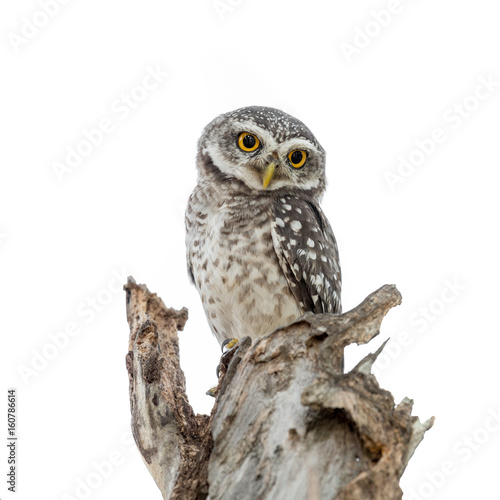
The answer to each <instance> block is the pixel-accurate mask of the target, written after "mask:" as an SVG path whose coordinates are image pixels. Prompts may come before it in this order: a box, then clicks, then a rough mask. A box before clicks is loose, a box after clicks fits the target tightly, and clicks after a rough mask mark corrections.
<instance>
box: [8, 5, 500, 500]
mask: <svg viewBox="0 0 500 500" xmlns="http://www.w3.org/2000/svg"><path fill="white" fill-rule="evenodd" d="M41 3H42V2H37V1H33V0H17V1H16V2H4V3H3V4H2V7H1V11H2V12H1V13H0V28H1V34H2V44H1V46H0V53H1V71H2V78H1V80H0V85H1V92H0V110H1V111H0V113H1V127H2V129H1V149H0V162H1V163H0V164H1V179H0V273H1V274H0V280H1V288H0V308H1V309H0V310H1V323H0V324H1V331H2V335H3V340H2V349H1V358H0V365H1V367H2V387H3V389H2V390H3V391H4V394H3V395H2V396H0V400H1V401H2V404H1V406H0V407H1V408H3V410H2V411H1V412H0V414H2V415H4V417H2V418H1V419H0V420H2V421H1V424H0V427H1V428H3V429H6V420H7V419H6V417H5V415H6V389H7V388H8V387H16V388H17V391H18V410H19V418H18V435H19V442H18V458H19V468H18V493H17V495H16V496H14V495H13V494H12V493H7V492H6V487H7V485H6V482H5V474H6V471H7V448H6V447H5V446H2V447H1V449H3V450H4V451H3V452H2V453H1V454H0V464H1V467H0V471H1V472H2V473H1V475H0V476H1V477H2V478H4V479H2V483H1V485H0V493H1V494H2V499H4V498H7V499H8V498H18V499H23V500H28V499H32V498H37V499H42V500H45V499H47V500H48V499H61V500H62V499H69V498H83V497H84V494H85V488H84V487H82V486H81V485H82V484H83V483H86V482H87V483H90V484H91V487H90V489H89V490H88V491H87V497H88V498H92V499H107V498H123V499H128V498H130V499H132V498H148V499H154V498H157V499H160V494H159V491H158V490H157V488H156V485H155V484H154V482H153V480H152V479H151V477H150V476H149V473H148V472H147V469H146V468H145V466H144V465H143V463H142V460H141V458H140V456H139V453H138V452H137V450H136V449H135V446H134V444H133V443H132V444H131V442H130V435H129V434H128V429H129V420H130V417H129V399H128V379H127V373H126V369H125V354H126V351H127V342H128V326H127V323H126V318H125V303H124V292H122V291H121V290H120V288H121V284H122V283H123V282H124V280H125V277H126V276H127V275H133V276H134V277H135V279H136V280H137V281H138V282H140V283H146V284H147V285H148V287H149V288H150V290H152V291H154V292H157V293H158V294H159V295H160V296H161V297H162V298H163V300H164V301H165V303H166V304H167V305H168V306H171V307H176V308H181V307H182V306H186V307H188V308H189V314H190V319H189V321H188V323H187V325H186V328H185V331H184V332H182V334H181V340H180V342H181V355H182V365H183V368H184V370H185V373H186V377H187V384H188V393H189V397H190V401H191V403H192V405H193V406H194V408H195V410H196V411H197V412H200V413H208V412H209V411H210V407H211V404H212V400H211V399H210V398H209V397H207V396H205V395H204V393H205V391H206V390H207V389H208V388H209V387H210V386H211V385H213V384H214V383H215V382H216V378H215V373H214V371H215V366H216V364H217V362H218V357H219V348H218V345H217V343H216V341H215V339H214V338H213V337H212V336H211V334H210V332H209V328H208V326H207V324H206V321H205V317H204V313H203V310H202V308H201V303H200V300H199V298H198V295H197V292H196V290H195V289H194V287H192V286H191V285H190V284H189V283H188V279H187V275H186V272H185V258H184V227H183V211H184V207H185V204H186V200H187V198H188V196H189V193H190V192H191V190H192V189H193V187H194V185H195V181H196V172H195V167H194V159H195V154H196V141H197V139H198V137H199V135H200V133H201V131H202V129H203V127H204V126H205V125H206V124H207V123H208V122H209V121H210V120H211V119H212V118H214V117H215V116H216V115H218V114H219V113H222V112H225V111H229V110H232V109H235V108H238V107H241V106H246V105H268V106H274V107H278V108H281V109H284V110H285V111H287V112H289V113H291V114H293V115H294V116H296V117H298V118H299V119H301V120H303V121H304V122H305V123H306V124H307V125H308V126H309V127H310V128H311V129H312V131H313V132H314V133H315V135H316V136H317V138H318V139H319V141H320V142H321V143H322V145H323V146H324V148H325V149H326V151H327V175H328V178H329V189H328V191H327V194H326V196H325V198H324V201H323V208H324V210H325V212H326V213H327V215H328V217H329V219H330V221H331V224H332V226H333V228H334V231H335V233H336V236H337V239H338V243H339V247H340V252H341V262H342V269H343V278H344V280H343V282H344V285H343V303H344V310H348V309H350V308H352V307H354V306H355V305H357V304H358V303H359V302H360V301H361V300H362V299H364V298H365V296H366V295H368V294H369V293H371V292H372V291H374V290H375V289H377V288H378V287H379V286H381V285H383V284H384V283H395V284H397V286H398V288H399V289H400V291H401V292H402V294H403V304H402V305H401V306H400V307H398V308H396V309H394V310H392V311H391V312H390V313H389V315H388V316H387V317H386V319H385V321H384V324H383V328H382V332H381V335H380V337H378V338H377V339H375V340H374V341H373V342H372V343H371V344H370V345H369V346H365V347H359V348H358V347H353V348H350V349H349V351H348V365H349V366H352V365H353V363H354V362H355V361H356V359H359V358H360V356H362V355H363V354H364V353H366V352H369V351H373V350H375V349H376V347H378V345H380V343H381V342H382V341H383V340H384V339H386V338H388V337H391V339H392V340H391V343H390V344H389V345H388V346H387V352H386V353H385V354H384V355H382V358H381V359H380V363H379V364H378V366H377V369H376V371H377V375H378V378H379V380H380V383H381V385H382V386H383V387H384V388H386V389H388V390H390V391H391V392H392V393H393V394H394V396H395V400H396V402H399V401H400V400H401V399H402V398H403V397H404V396H408V397H410V398H413V399H414V400H415V406H414V414H416V415H419V416H420V417H421V418H422V419H426V418H428V417H430V416H432V415H435V416H436V417H437V419H436V424H435V426H434V428H433V429H432V430H431V431H429V432H428V434H427V435H426V437H425V439H424V441H423V442H422V444H421V445H420V447H419V448H418V450H417V452H416V454H415V456H414V457H413V459H412V460H411V462H410V465H409V467H408V469H407V471H406V472H405V474H404V476H403V478H402V481H401V484H402V487H403V489H404V490H405V491H406V494H405V498H408V499H411V498H415V499H418V498H436V499H462V498H463V499H465V498H472V497H473V496H474V498H493V497H495V495H497V493H496V492H497V491H498V488H497V475H498V453H497V450H498V444H499V438H500V432H498V431H499V430H500V423H499V421H500V415H499V412H500V395H499V394H498V385H499V380H498V373H499V370H498V368H497V363H498V361H497V359H498V355H497V352H496V348H497V347H498V344H499V343H498V341H497V338H498V335H499V331H498V323H497V318H496V314H495V308H496V306H497V300H498V293H497V291H498V289H497V283H498V279H499V270H498V254H499V252H500V248H499V243H498V209H499V207H498V201H497V198H498V180H499V179H498V175H497V171H498V168H499V159H500V151H499V147H498V138H499V132H500V130H499V129H500V126H499V111H500V99H499V96H498V94H500V86H499V83H498V82H500V59H499V47H500V31H499V29H498V18H499V14H500V13H499V11H498V6H496V4H495V2H493V1H491V0H474V1H472V0H469V1H465V0H462V1H457V0H441V1H439V2H435V1H431V0H414V1H410V0H401V1H400V2H399V5H398V2H397V0H393V1H392V2H389V1H378V0H377V1H375V0H373V1H366V0H363V1H358V2H351V1H347V0H341V1H338V2H335V3H334V4H333V3H332V5H330V3H328V2H326V1H325V2H319V1H310V2H307V4H306V2H299V1H292V0H287V1H284V0H280V1H274V2H273V1H268V0H243V1H237V0H222V1H220V2H219V10H218V9H217V8H216V5H214V3H213V2H212V1H211V0H206V1H201V0H193V1H190V2H181V1H180V0H178V1H175V2H166V1H159V0H144V1H141V2H139V1H135V2H132V1H123V0H108V1H102V0H101V1H98V0H86V1H85V2H84V1H77V0H73V1H66V4H65V5H62V4H59V3H57V4H56V5H57V6H58V12H55V8H54V7H53V10H54V12H53V13H52V14H51V16H52V17H51V18H50V19H49V18H47V16H46V15H45V20H44V14H43V10H42V9H41V6H40V5H41ZM48 3H50V2H48ZM224 5H225V6H226V8H225V9H224ZM306 5H307V6H306ZM388 8H391V9H392V10H393V13H392V14H391V15H390V17H387V14H384V13H382V14H381V15H378V16H377V13H379V12H380V11H382V10H387V9H388ZM40 12H42V14H40ZM374 13H375V14H374ZM375 17H378V19H379V20H378V21H376V20H375ZM25 18H26V19H25ZM31 21H33V22H35V21H36V23H38V25H40V27H36V25H35V27H34V28H33V27H31V28H30V27H29V26H28V24H29V23H30V22H31ZM45 21H47V22H45ZM43 24H45V25H44V26H41V25H43ZM381 24H385V26H381ZM366 30H367V31H368V32H369V35H368V37H367V36H366V35H363V32H365V31H366ZM24 35H29V37H30V38H28V36H24ZM23 37H24V38H23ZM348 44H350V46H351V48H350V49H349V45H348ZM363 45H364V46H363ZM362 46H363V47H362ZM349 54H350V55H349ZM148 67H149V68H150V71H151V70H154V69H155V68H156V70H157V71H159V74H163V73H167V72H168V76H160V77H158V80H161V82H159V83H158V84H157V86H156V88H155V89H152V88H151V87H152V82H153V80H151V79H149V80H147V82H148V87H150V89H149V90H144V89H140V88H138V86H140V85H141V84H142V82H143V80H144V78H145V76H146V75H147V74H148V69H147V68H148ZM481 79H483V80H490V81H491V82H493V84H489V85H490V86H491V89H490V91H489V93H488V92H487V91H486V90H485V87H484V86H481V83H480V82H481ZM495 82H497V83H496V86H495ZM476 92H478V95H480V96H481V99H482V100H479V99H477V98H476V97H474V95H475V93H476ZM124 95H125V97H123V96H124ZM126 95H132V96H136V98H137V100H139V101H140V102H137V101H133V102H132V105H133V109H132V108H131V106H130V105H125V107H124V105H123V104H120V101H121V100H122V99H125V98H126ZM464 101H465V102H464ZM464 105H465V108H464V109H465V111H464V112H462V113H463V117H462V118H457V117H458V116H459V114H458V113H459V112H460V111H459V109H460V107H462V106H464ZM454 106H458V107H454ZM103 119H107V120H108V122H107V123H108V126H109V124H110V123H111V124H112V125H111V126H110V128H112V129H113V130H112V131H110V132H109V133H106V134H104V135H103V139H102V141H101V143H100V144H98V145H96V146H92V147H91V148H90V151H89V150H88V149H87V151H86V152H87V153H88V154H87V156H86V157H85V158H84V159H83V160H82V161H81V162H80V164H79V165H77V166H75V167H74V168H72V169H70V170H69V171H67V172H64V173H63V174H61V173H59V176H58V175H57V174H56V172H55V170H54V164H55V163H57V162H59V163H61V164H62V163H64V162H65V161H66V155H67V152H68V147H70V148H77V147H78V146H79V145H80V147H81V148H83V150H85V144H84V145H83V146H82V141H83V140H84V139H85V136H84V131H91V130H92V129H95V128H96V127H98V126H99V124H100V122H101V120H103ZM436 128H437V129H441V130H442V132H439V131H438V132H436V134H437V136H439V137H441V143H440V144H434V145H432V144H430V143H429V138H432V136H433V131H434V130H435V129H436ZM439 134H441V135H439ZM443 134H444V135H443ZM443 137H445V139H443ZM417 140H420V141H424V143H426V144H428V151H430V154H428V156H425V157H422V154H420V153H418V152H414V150H415V151H416V150H417V146H416V142H415V141H417ZM429 144H430V145H429ZM410 155H413V156H412V158H413V159H414V160H415V161H416V163H420V164H419V165H418V166H416V167H415V168H414V169H413V171H411V170H410V169H408V168H407V169H406V170H404V171H401V172H403V173H404V175H405V177H400V180H401V181H402V182H400V183H398V184H397V185H396V186H393V188H394V189H391V186H390V184H389V182H388V180H387V172H392V173H394V175H399V174H398V165H399V164H400V163H401V159H400V156H402V157H405V158H407V159H408V158H409V157H410ZM115 275H117V276H118V278H114V276H115ZM120 276H121V277H120ZM92 300H95V301H96V302H95V304H96V308H98V309H99V311H94V313H91V312H89V310H90V309H91V307H90V305H89V304H90V301H92ZM425 311H427V312H425ZM68 324H69V326H68ZM72 324H73V326H76V327H77V328H78V330H77V331H78V335H75V336H73V337H71V338H69V337H67V334H63V333H61V332H64V330H65V328H68V329H71V327H72V326H71V325H72ZM57 334H59V336H58V337H57ZM50 335H52V337H51V336H50ZM53 338H60V339H62V338H67V341H66V345H65V346H64V347H62V348H60V349H59V350H57V348H56V350H55V351H54V341H53ZM60 342H62V340H61V341H60ZM48 357H51V358H52V359H48ZM32 363H35V365H34V366H35V367H36V369H35V368H33V366H32ZM27 368H29V369H32V370H33V372H28V373H29V376H28V375H26V372H25V375H24V376H23V375H22V374H21V371H22V370H23V369H27ZM495 415H496V420H495V418H494V416H495ZM4 432H5V430H4ZM468 439H469V441H468ZM110 460H113V462H114V465H113V470H112V471H109V470H108V469H106V470H103V469H101V473H98V472H96V464H102V462H104V461H108V462H109V461H110ZM97 467H99V466H98V465H97ZM443 468H444V470H445V473H446V474H445V473H443V472H439V471H442V470H443ZM99 474H100V475H99ZM103 476H108V477H103ZM78 485H80V487H78ZM411 491H414V492H415V493H414V494H411V493H410V492H411Z"/></svg>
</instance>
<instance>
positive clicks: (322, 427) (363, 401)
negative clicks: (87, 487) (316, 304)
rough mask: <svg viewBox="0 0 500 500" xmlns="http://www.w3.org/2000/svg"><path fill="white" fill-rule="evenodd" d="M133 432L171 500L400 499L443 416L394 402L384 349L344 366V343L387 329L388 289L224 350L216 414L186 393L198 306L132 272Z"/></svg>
mask: <svg viewBox="0 0 500 500" xmlns="http://www.w3.org/2000/svg"><path fill="white" fill-rule="evenodd" d="M125 290H126V292H127V319H128V322H129V325H130V343H129V352H128V354H127V368H128V373H129V381H130V404H131V412H132V430H133V434H134V438H135V441H136V443H137V446H138V448H139V451H140V453H141V455H142V457H143V458H144V461H145V462H146V465H147V467H148V469H149V471H150V472H151V474H152V476H153V478H154V479H155V481H156V484H157V485H158V487H159V488H160V490H161V492H162V495H163V498H165V499H171V500H174V499H182V500H190V499H196V500H201V499H204V498H207V497H208V495H209V496H210V500H225V499H228V500H229V499H236V498H237V499H241V500H245V499H248V500H254V499H262V500H265V499H268V500H271V499H272V500H280V499H283V500H285V499H286V500H289V499H295V498H296V499H308V500H320V499H332V500H333V499H336V500H354V499H356V500H367V499H373V500H378V499H380V500H392V499H400V498H401V496H402V492H401V489H400V487H399V479H400V477H401V475H402V474H403V472H404V470H405V467H406V465H407V463H408V460H409V459H410V458H411V456H412V454H413V452H414V451H415V449H416V447H417V446H418V444H419V443H420V441H421V440H422V438H423V436H424V433H425V431H426V430H428V429H429V428H430V427H431V426H432V423H433V419H430V420H427V421H426V422H424V423H421V422H420V421H419V419H418V418H417V417H415V416H412V415H411V409H412V401H411V400H409V399H407V398H405V399H404V400H403V401H402V402H401V403H400V404H399V405H397V406H395V404H394V399H393V397H392V395H391V394H390V393H389V392H387V391H385V390H383V389H381V388H380V387H379V385H378V383H377V381H376V379H375V377H374V376H373V375H372V374H371V366H372V364H373V363H374V361H375V360H376V358H377V356H378V354H379V353H380V352H381V350H382V349H383V347H384V346H382V347H381V348H380V349H379V350H378V351H377V352H375V353H373V354H370V355H368V356H367V357H365V358H364V359H363V360H362V361H361V362H360V363H359V364H358V365H357V366H356V367H355V368H354V369H353V370H351V371H350V372H348V373H344V372H343V351H344V348H345V347H346V346H347V345H349V344H352V343H357V344H363V343H367V342H369V341H370V340H371V339H372V338H373V337H375V336H376V335H378V333H379V329H380V324H381V322H382V319H383V317H384V316H385V314H386V313H387V311H388V310H389V309H390V308H391V307H394V306H396V305H398V304H400V302H401V295H400V294H399V292H398V290H397V289H396V287H395V286H392V285H385V286H383V287H381V288H380V289H379V290H377V291H376V292H374V293H373V294H371V295H370V296H368V297H367V298H366V299H365V300H364V301H363V302H362V303H361V304H360V305H359V306H358V307H356V308H355V309H353V310H351V311H349V312H347V313H344V314H342V315H338V316H335V315H331V314H317V315H314V314H306V315H305V316H303V317H302V318H301V319H300V320H298V321H297V322H295V323H293V324H291V325H289V326H286V327H284V328H281V329H279V330H277V331H275V332H273V333H271V334H269V335H267V336H266V337H263V338H260V339H258V340H257V341H256V342H254V343H253V344H252V343H251V342H250V339H249V338H246V339H242V340H241V341H240V343H239V344H238V346H237V348H235V349H234V350H233V351H231V352H230V353H229V355H227V356H225V358H224V360H223V363H222V369H221V377H220V379H219V386H218V388H217V392H216V394H217V396H216V401H215V405H214V408H213V410H212V413H211V415H210V416H207V415H195V414H194V412H193V410H192V408H191V406H190V405H189V403H188V398H187V396H186V392H185V379H184V374H183V372H182V370H181V368H180V363H179V344H178V337H177V332H178V330H182V328H183V327H184V324H185V322H186V320H187V310H186V309H183V310H182V311H176V310H174V309H169V308H166V307H165V305H164V304H163V302H162V301H161V299H160V298H159V297H158V296H157V295H156V294H152V293H150V292H149V290H148V289H147V288H146V286H144V285H137V284H136V283H135V281H134V280H133V279H132V278H129V280H128V283H127V284H126V285H125Z"/></svg>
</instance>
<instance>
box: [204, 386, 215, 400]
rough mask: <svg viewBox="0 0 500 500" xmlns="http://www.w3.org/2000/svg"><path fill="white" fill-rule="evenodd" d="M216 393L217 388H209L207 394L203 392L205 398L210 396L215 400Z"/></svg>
mask: <svg viewBox="0 0 500 500" xmlns="http://www.w3.org/2000/svg"><path fill="white" fill-rule="evenodd" d="M216 391H217V386H215V387H211V388H210V389H208V391H207V392H205V394H206V395H207V396H212V397H213V398H215V397H216Z"/></svg>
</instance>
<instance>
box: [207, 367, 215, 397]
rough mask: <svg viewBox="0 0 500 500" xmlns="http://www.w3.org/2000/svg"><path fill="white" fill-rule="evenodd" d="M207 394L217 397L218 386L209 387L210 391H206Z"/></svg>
mask: <svg viewBox="0 0 500 500" xmlns="http://www.w3.org/2000/svg"><path fill="white" fill-rule="evenodd" d="M217 368H218V367H217ZM205 394H206V395H207V396H212V397H213V398H215V396H217V386H214V387H210V389H208V391H207V392H205Z"/></svg>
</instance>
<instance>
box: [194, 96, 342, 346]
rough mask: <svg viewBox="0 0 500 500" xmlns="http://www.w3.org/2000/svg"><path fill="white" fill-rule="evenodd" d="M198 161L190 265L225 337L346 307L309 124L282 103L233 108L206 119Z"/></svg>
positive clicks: (320, 159)
mask: <svg viewBox="0 0 500 500" xmlns="http://www.w3.org/2000/svg"><path fill="white" fill-rule="evenodd" d="M197 167H198V184H197V186H196V187H195V189H194V191H193V193H192V194H191V197H190V198H189V202H188V207H187V211H186V230H187V235H186V246H187V262H188V272H189V275H190V277H191V279H192V281H193V282H194V284H195V285H196V288H197V289H198V292H199V293H200V296H201V300H202V302H203V307H204V309H205V313H206V315H207V319H208V322H209V324H210V327H211V329H212V331H213V333H214V334H215V336H216V337H217V340H218V341H219V343H222V342H223V341H224V340H225V339H228V338H239V339H241V338H243V337H245V336H250V337H251V338H253V339H255V338H257V337H261V336H263V335H266V334H268V333H270V332H272V331H274V330H275V329H277V328H279V327H282V326H285V325H287V324H289V323H291V322H293V321H294V320H296V319H297V318H298V317H300V316H301V315H302V314H303V313H304V312H306V311H312V312H314V313H322V312H327V313H340V312H341V302H340V288H341V275H340V266H339V258H338V250H337V244H336V242H335V237H334V235H333V231H332V229H331V227H330V224H329V222H328V220H327V218H326V217H325V215H324V214H323V212H322V210H321V208H320V206H319V201H320V199H321V197H322V195H323V193H324V191H325V186H326V179H325V151H324V150H323V148H322V147H321V145H320V144H319V143H318V141H317V140H316V138H315V137H314V135H313V134H312V133H311V131H310V130H309V129H308V128H307V127H306V126H305V125H304V124H303V123H302V122H300V121H299V120H297V119H296V118H294V117H293V116H290V115H288V114H286V113H284V112H283V111H280V110H278V109H274V108H267V107H259V106H252V107H246V108H241V109H237V110H236V111H232V112H229V113H226V114H223V115H220V116H218V117H217V118H215V119H214V120H213V121H212V122H211V123H209V124H208V125H207V126H206V127H205V129H204V131H203V134H202V136H201V138H200V140H199V143H198V157H197Z"/></svg>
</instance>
